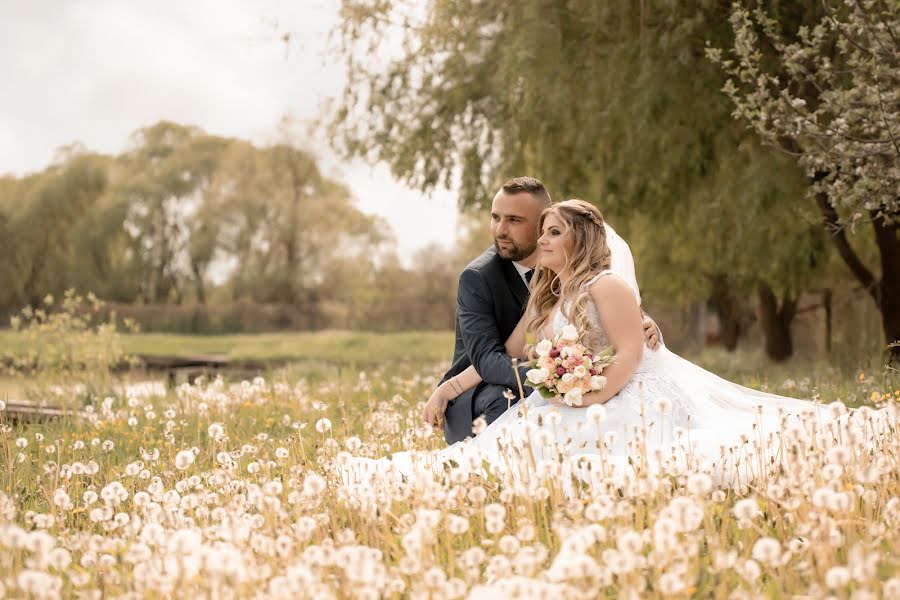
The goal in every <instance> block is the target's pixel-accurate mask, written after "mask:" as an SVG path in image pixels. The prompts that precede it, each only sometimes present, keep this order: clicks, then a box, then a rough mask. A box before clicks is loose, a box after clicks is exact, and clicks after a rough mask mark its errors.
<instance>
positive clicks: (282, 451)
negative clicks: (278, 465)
mask: <svg viewBox="0 0 900 600" xmlns="http://www.w3.org/2000/svg"><path fill="white" fill-rule="evenodd" d="M288 455H289V453H288V449H287V448H276V449H275V458H280V459H285V458H287V457H288Z"/></svg>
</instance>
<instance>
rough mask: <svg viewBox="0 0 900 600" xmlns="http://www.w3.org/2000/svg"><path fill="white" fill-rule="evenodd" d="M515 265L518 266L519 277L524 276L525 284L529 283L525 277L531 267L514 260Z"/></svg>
mask: <svg viewBox="0 0 900 600" xmlns="http://www.w3.org/2000/svg"><path fill="white" fill-rule="evenodd" d="M513 266H514V267H515V268H516V271H518V272H519V277H521V278H522V281H524V282H525V285H528V280H527V279H525V273H527V272H528V271H531V270H532V269H531V268H530V267H526V266H525V265H520V264H519V263H517V262H515V261H513Z"/></svg>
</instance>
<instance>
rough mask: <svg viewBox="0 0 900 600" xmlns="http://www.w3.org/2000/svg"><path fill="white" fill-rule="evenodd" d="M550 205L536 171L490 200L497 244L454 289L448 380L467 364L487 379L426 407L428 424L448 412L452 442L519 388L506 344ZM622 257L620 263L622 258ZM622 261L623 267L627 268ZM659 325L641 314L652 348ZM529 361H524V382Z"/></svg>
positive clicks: (626, 254)
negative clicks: (453, 334)
mask: <svg viewBox="0 0 900 600" xmlns="http://www.w3.org/2000/svg"><path fill="white" fill-rule="evenodd" d="M549 204H550V194H549V193H548V192H547V189H546V188H545V187H544V184H542V183H541V182H540V181H538V180H537V179H534V178H533V177H516V178H514V179H510V180H509V181H507V182H506V183H504V184H503V187H502V188H501V189H500V191H499V192H497V195H496V196H494V200H493V203H492V204H491V237H493V238H494V247H493V248H489V249H488V250H486V251H485V252H484V254H482V255H481V256H479V257H478V258H476V259H475V260H473V261H472V262H471V263H469V265H468V266H467V267H466V268H465V270H463V272H462V274H461V275H460V276H459V289H458V291H457V296H456V347H455V349H454V352H453V365H452V366H451V367H450V370H449V371H447V373H446V374H445V375H444V378H443V380H442V381H446V380H447V379H449V378H450V377H453V376H454V375H458V374H459V373H461V372H462V371H464V370H465V369H466V368H468V367H469V365H475V370H477V371H478V374H479V375H480V376H481V378H482V379H483V380H484V381H483V382H482V383H480V384H478V385H477V386H475V387H474V388H472V389H471V390H467V391H466V392H464V393H463V394H462V395H460V396H458V397H457V398H455V399H453V400H451V401H450V402H449V403H448V404H447V405H446V406H444V405H439V404H441V403H440V402H439V401H436V400H429V402H428V404H426V406H425V410H424V411H423V415H422V416H423V418H424V420H425V421H426V422H428V423H433V422H436V421H438V420H439V419H440V417H441V416H442V415H443V417H444V439H445V440H446V441H447V443H448V444H452V443H454V442H457V441H459V440H462V439H465V438H467V437H469V436H471V435H472V421H473V420H475V418H477V417H479V416H482V415H483V416H484V418H485V420H486V421H487V422H488V423H491V422H492V421H494V420H495V419H496V418H497V417H499V416H500V415H501V414H503V413H504V412H505V411H506V409H507V407H508V400H507V399H506V398H505V397H504V396H503V392H505V391H506V390H517V389H518V383H517V382H516V376H515V373H514V372H513V368H512V359H511V358H510V357H509V356H508V355H507V354H506V351H505V347H504V343H505V342H506V339H507V338H508V337H509V336H510V334H511V333H512V332H513V330H514V329H515V328H516V324H517V323H518V322H519V319H520V318H521V317H522V312H523V311H524V309H525V305H526V304H527V303H528V282H529V281H530V280H531V274H532V272H533V270H534V268H535V266H536V265H537V261H538V256H539V254H540V253H539V250H538V247H537V240H538V238H539V237H540V232H539V231H538V221H539V219H540V216H541V212H542V211H543V210H544V209H545V208H546V207H547V206H548V205H549ZM611 232H612V230H611V229H609V228H608V229H607V233H609V234H610V235H609V237H610V242H612V241H613V240H616V241H617V242H619V243H617V244H612V243H610V250H611V251H612V262H613V265H612V269H613V270H614V271H616V272H618V273H619V274H620V275H622V276H623V277H624V278H625V279H626V281H628V283H629V284H631V285H632V287H633V288H634V290H635V293H636V294H637V282H636V281H635V280H634V262H633V259H632V258H631V251H630V250H629V248H628V245H627V244H625V243H624V241H622V240H621V238H619V237H618V236H615V234H614V233H611ZM617 263H618V265H617ZM622 265H624V268H622ZM617 266H618V267H620V268H617ZM658 333H659V332H658V328H657V326H656V323H654V322H653V321H652V320H651V319H649V318H648V319H645V320H644V335H645V337H646V339H647V343H648V345H649V346H650V347H651V348H654V349H655V348H656V347H657V346H658V345H659V339H658ZM528 368H529V367H528V366H527V365H521V366H520V367H519V370H520V377H521V379H522V381H523V382H524V381H525V371H527V370H528Z"/></svg>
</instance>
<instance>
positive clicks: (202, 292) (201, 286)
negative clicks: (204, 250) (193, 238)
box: [191, 260, 206, 304]
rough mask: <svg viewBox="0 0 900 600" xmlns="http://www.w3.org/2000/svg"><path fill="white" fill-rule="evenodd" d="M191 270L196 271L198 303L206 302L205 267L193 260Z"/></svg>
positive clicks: (195, 280) (195, 282)
mask: <svg viewBox="0 0 900 600" xmlns="http://www.w3.org/2000/svg"><path fill="white" fill-rule="evenodd" d="M191 270H192V271H193V272H194V284H195V287H196V288H197V303H198V304H206V284H205V283H204V281H203V268H202V267H201V266H200V264H199V263H198V262H197V261H196V260H192V261H191Z"/></svg>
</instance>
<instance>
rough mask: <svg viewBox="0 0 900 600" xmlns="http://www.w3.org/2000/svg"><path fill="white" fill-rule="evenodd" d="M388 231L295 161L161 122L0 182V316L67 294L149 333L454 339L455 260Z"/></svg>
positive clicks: (298, 155)
mask: <svg viewBox="0 0 900 600" xmlns="http://www.w3.org/2000/svg"><path fill="white" fill-rule="evenodd" d="M387 231H388V228H387V227H386V226H385V224H384V223H383V222H381V221H380V220H379V219H378V218H376V217H372V216H370V215H367V214H364V213H362V212H361V211H360V210H359V209H357V208H356V206H355V205H354V203H353V201H352V198H351V195H350V193H349V191H348V190H347V189H346V188H345V187H344V186H343V185H341V184H339V183H337V182H335V181H332V180H330V179H328V178H327V177H324V176H323V175H322V173H321V172H320V171H319V169H318V168H317V166H316V162H315V159H314V158H313V157H312V156H311V155H310V154H308V153H307V152H304V151H303V150H299V149H297V148H295V147H292V146H291V145H287V144H284V145H274V146H269V147H264V148H261V147H257V146H254V145H252V144H250V143H248V142H245V141H242V140H238V139H229V138H223V137H218V136H213V135H208V134H206V133H205V132H203V131H201V130H199V129H197V128H195V127H188V126H184V125H179V124H175V123H170V122H161V123H158V124H156V125H154V126H152V127H148V128H146V129H141V130H139V131H137V132H136V133H135V134H134V135H133V138H132V141H131V144H130V147H129V148H128V150H127V151H125V152H124V153H122V154H121V155H118V156H105V155H99V154H95V153H92V152H88V151H87V150H85V149H83V148H78V147H73V148H66V149H63V150H62V151H61V152H60V153H59V157H58V159H57V160H56V161H55V162H54V164H52V165H51V166H49V167H48V168H47V169H45V170H43V171H41V172H38V173H34V174H29V175H26V176H24V177H12V176H7V177H3V178H0V255H2V257H3V260H2V261H0V281H2V285H0V314H2V315H5V316H6V317H8V316H10V315H11V314H13V313H15V312H16V311H18V310H19V309H20V308H21V307H23V306H25V305H35V306H36V305H39V304H41V302H42V299H43V298H44V297H45V296H46V295H47V294H53V295H55V296H57V297H59V296H61V295H62V292H63V291H64V290H66V289H68V288H75V289H77V290H79V291H82V292H86V291H93V292H94V293H95V294H97V295H98V296H99V297H100V298H102V299H104V300H106V301H108V302H110V303H112V304H111V305H110V306H111V307H114V308H115V309H116V311H117V312H118V313H119V314H120V315H123V316H131V317H134V318H135V320H136V321H137V322H138V323H139V324H140V325H142V326H143V327H144V329H146V330H161V331H180V332H190V333H219V332H235V331H260V330H274V329H306V330H311V329H323V328H335V327H339V328H359V329H374V330H396V329H430V328H450V327H452V326H453V306H454V299H455V296H454V294H455V285H456V279H457V275H458V271H459V269H460V266H461V261H464V260H465V259H466V258H465V257H464V256H462V255H461V254H460V255H459V256H458V255H457V253H456V252H455V251H447V250H443V249H440V248H428V249H427V250H425V251H422V252H420V253H419V255H417V256H414V257H410V258H411V260H406V261H401V260H400V257H398V256H397V254H396V251H395V250H393V248H394V247H395V244H394V240H393V238H392V236H391V234H390V233H387ZM409 264H411V265H412V266H411V267H406V266H404V265H409Z"/></svg>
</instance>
